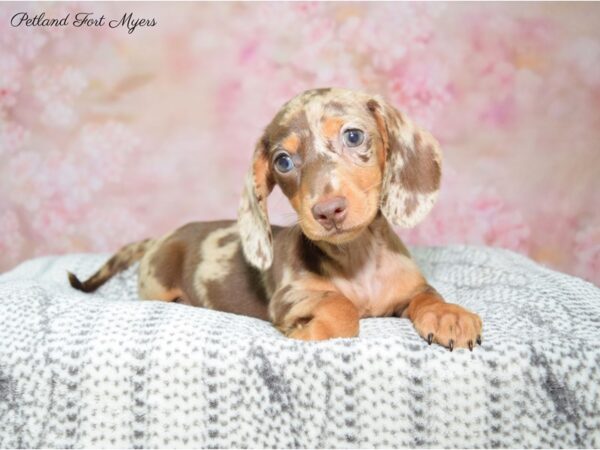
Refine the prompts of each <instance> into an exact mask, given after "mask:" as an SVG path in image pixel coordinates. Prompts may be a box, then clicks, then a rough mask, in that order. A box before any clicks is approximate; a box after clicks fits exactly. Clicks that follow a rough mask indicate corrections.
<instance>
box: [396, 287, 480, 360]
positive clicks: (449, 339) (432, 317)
mask: <svg viewBox="0 0 600 450" xmlns="http://www.w3.org/2000/svg"><path fill="white" fill-rule="evenodd" d="M401 314H402V317H408V318H409V319H410V320H411V321H412V323H413V325H414V327H415V329H416V330H417V332H418V333H419V335H420V336H421V337H423V338H424V339H426V340H427V341H428V342H429V344H431V343H432V342H436V343H438V344H440V345H443V346H444V347H448V348H449V349H450V351H452V350H453V349H454V347H468V348H469V349H470V350H473V346H474V345H475V344H481V329H482V322H481V319H480V318H479V316H478V315H477V314H474V313H472V312H470V311H468V310H466V309H465V308H463V307H462V306H459V305H455V304H452V303H446V302H444V299H443V298H442V296H441V295H440V294H439V293H438V292H437V291H436V290H435V289H434V288H432V287H431V286H429V285H425V286H424V287H423V289H420V290H419V291H418V292H417V293H416V294H415V295H414V296H413V297H412V298H411V299H410V300H409V304H408V307H406V308H404V309H403V311H401Z"/></svg>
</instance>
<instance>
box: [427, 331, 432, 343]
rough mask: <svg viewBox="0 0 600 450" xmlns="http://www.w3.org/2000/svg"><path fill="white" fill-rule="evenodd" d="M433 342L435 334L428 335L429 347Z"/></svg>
mask: <svg viewBox="0 0 600 450" xmlns="http://www.w3.org/2000/svg"><path fill="white" fill-rule="evenodd" d="M432 342H433V333H429V334H428V335H427V343H428V344H429V345H431V343H432Z"/></svg>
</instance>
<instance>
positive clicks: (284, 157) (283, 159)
mask: <svg viewBox="0 0 600 450" xmlns="http://www.w3.org/2000/svg"><path fill="white" fill-rule="evenodd" d="M275 168H276V169H277V170H278V171H279V172H281V173H286V172H289V171H290V170H292V169H293V168H294V161H292V158H291V157H290V155H288V154H287V153H282V154H281V155H279V156H278V157H277V158H275Z"/></svg>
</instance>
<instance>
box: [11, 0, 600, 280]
mask: <svg viewBox="0 0 600 450" xmlns="http://www.w3.org/2000/svg"><path fill="white" fill-rule="evenodd" d="M19 11H27V12H29V14H30V15H34V14H35V13H40V12H42V11H44V12H45V14H46V17H58V18H60V17H63V16H64V15H65V14H66V13H68V12H70V13H71V14H74V13H76V12H79V11H88V12H93V13H94V15H95V16H97V17H99V16H100V15H102V14H104V15H105V16H106V17H107V18H120V16H122V15H123V14H124V13H126V12H133V13H134V15H135V16H136V17H141V18H149V19H151V18H155V19H156V21H157V25H156V26H155V27H148V28H142V27H138V28H137V29H136V30H135V31H134V32H133V33H132V34H128V33H127V30H126V29H124V28H115V29H111V28H109V27H107V26H105V27H97V28H73V27H64V28H42V27H29V28H26V27H18V28H13V27H11V26H10V25H9V23H10V18H11V17H12V16H13V15H14V14H15V13H16V12H19ZM326 86H339V87H349V88H359V89H363V90H367V91H371V92H373V93H379V94H382V95H384V96H386V97H387V98H388V99H389V100H390V101H391V102H392V103H394V104H395V105H397V106H398V107H399V108H400V109H402V110H404V111H405V112H406V113H408V114H409V115H410V116H412V117H413V119H415V120H416V121H418V122H420V123H421V124H423V125H425V126H427V127H429V128H430V129H431V131H432V132H433V133H434V135H436V136H437V137H438V139H439V140H440V141H441V143H442V147H443V150H444V155H445V172H444V175H445V176H444V181H443V188H442V195H441V196H440V199H439V201H438V204H437V206H436V207H435V208H434V211H433V213H432V214H431V215H430V216H429V217H428V218H427V219H426V220H425V221H424V222H423V223H422V224H421V225H419V226H418V227H416V228H415V229H412V230H400V234H401V236H402V237H403V238H405V240H406V241H407V242H408V243H410V244H425V245H443V244H449V243H465V244H482V245H491V246H500V247H505V248H508V249H512V250H515V251H518V252H520V253H523V254H526V255H529V256H530V257H531V258H533V259H535V260H537V261H539V262H541V263H543V264H545V265H547V266H549V267H552V268H555V269H558V270H562V271H565V272H568V273H571V274H575V275H578V276H580V277H584V278H586V279H588V280H591V281H593V282H595V283H597V284H600V4H597V3H596V4H594V3H587V4H580V3H575V4H573V3H570V4H566V3H507V4H498V3H447V4H444V3H408V4H407V3H368V4H367V3H316V4H315V3H280V4H273V3H201V4H198V3H197V4H192V3H172V4H161V3H152V4H150V3H146V4H145V3H131V4H127V3H111V4H107V3H82V4H77V3H63V4H61V3H52V4H49V3H37V4H35V3H27V4H24V3H19V4H17V3H3V4H0V270H6V269H9V268H10V267H12V266H13V265H15V264H17V263H19V262H20V261H23V260H25V259H27V258H31V257H34V256H38V255H45V254H51V253H54V254H55V253H67V252H83V251H85V252H111V251H114V250H115V249H116V248H117V247H118V246H120V245H122V244H125V243H127V242H129V241H133V240H138V239H140V238H144V237H147V236H152V235H158V234H161V233H165V232H167V231H169V230H171V229H172V228H174V227H177V226H179V225H181V224H183V223H185V222H186V221H191V220H207V219H217V218H233V217H234V216H235V212H236V209H237V204H238V197H239V194H240V191H241V187H242V177H243V174H244V173H245V171H246V169H247V166H248V162H249V160H250V156H251V152H252V148H253V145H254V142H255V140H256V139H257V138H258V137H259V134H260V132H261V129H262V128H263V127H264V126H265V125H266V124H267V122H268V121H269V120H270V119H271V117H272V116H273V114H274V113H275V112H276V111H277V109H278V108H279V107H280V106H281V105H282V104H283V103H284V102H285V101H286V100H287V99H289V98H290V97H292V96H293V95H295V94H297V93H299V92H300V91H302V90H305V89H308V88H313V87H326ZM270 207H271V211H272V213H271V218H272V221H273V222H275V223H280V224H291V223H293V221H294V220H293V215H292V214H291V209H290V208H289V207H288V206H287V204H286V202H285V200H284V198H283V196H282V195H281V194H280V193H278V192H277V193H275V194H274V195H273V196H272V197H271V199H270Z"/></svg>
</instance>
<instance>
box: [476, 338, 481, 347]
mask: <svg viewBox="0 0 600 450" xmlns="http://www.w3.org/2000/svg"><path fill="white" fill-rule="evenodd" d="M477 344H478V345H481V336H477Z"/></svg>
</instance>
